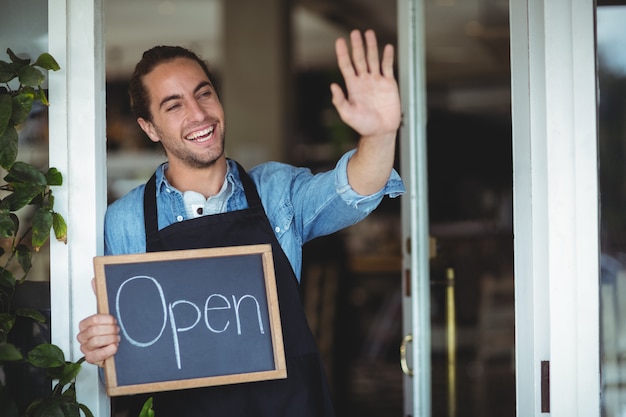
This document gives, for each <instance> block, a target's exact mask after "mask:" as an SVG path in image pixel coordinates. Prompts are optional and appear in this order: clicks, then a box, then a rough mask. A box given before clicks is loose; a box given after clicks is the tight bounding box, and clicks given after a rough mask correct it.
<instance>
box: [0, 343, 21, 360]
mask: <svg viewBox="0 0 626 417" xmlns="http://www.w3.org/2000/svg"><path fill="white" fill-rule="evenodd" d="M22 358H23V356H22V354H21V353H20V351H19V350H18V349H17V348H16V347H15V346H14V345H12V344H11V343H0V362H9V361H19V360H20V359H22Z"/></svg>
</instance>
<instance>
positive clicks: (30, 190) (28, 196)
mask: <svg viewBox="0 0 626 417" xmlns="http://www.w3.org/2000/svg"><path fill="white" fill-rule="evenodd" d="M14 188H15V190H14V191H13V192H12V193H11V194H9V195H8V196H7V197H6V198H5V199H4V200H2V207H4V208H7V207H8V208H9V210H11V211H17V210H19V209H21V208H22V207H24V206H26V205H27V204H30V202H31V201H32V200H33V199H34V198H35V197H37V196H38V195H41V194H43V192H44V191H45V190H46V187H45V186H42V185H33V184H14Z"/></svg>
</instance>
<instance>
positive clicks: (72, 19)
mask: <svg viewBox="0 0 626 417" xmlns="http://www.w3.org/2000/svg"><path fill="white" fill-rule="evenodd" d="M48 45H49V52H50V53H51V54H52V56H54V57H55V58H56V60H57V61H58V63H59V65H60V67H61V69H60V70H59V71H56V72H52V71H51V72H50V73H49V96H50V109H49V120H50V122H49V123H50V125H49V128H50V140H49V146H50V150H49V155H50V166H54V167H56V168H58V169H59V171H61V173H62V174H63V186H62V187H58V189H56V188H55V190H54V193H55V197H56V200H55V209H56V210H57V211H58V212H59V213H61V214H62V215H63V216H64V217H65V220H66V221H67V229H68V236H67V238H68V239H67V240H68V241H67V245H64V244H62V243H59V242H57V241H56V240H55V239H51V244H50V296H51V300H52V308H51V315H52V319H51V322H52V343H54V344H56V345H58V346H59V347H61V348H62V349H63V351H64V352H65V355H66V357H67V358H68V359H71V360H73V361H76V360H78V359H79V358H80V357H82V356H83V355H82V353H81V352H80V346H79V344H78V342H77V341H76V334H77V333H78V323H79V321H80V320H81V319H83V318H85V317H87V316H89V315H91V314H93V313H95V312H96V299H95V295H94V293H93V290H92V288H91V278H92V277H93V276H94V272H93V265H92V258H93V257H94V256H96V255H102V253H103V220H104V211H105V209H106V198H107V190H106V178H107V176H106V142H105V141H106V137H105V131H106V126H105V121H106V115H105V60H104V32H103V29H102V0H94V1H92V2H87V1H83V0H48ZM76 393H77V398H78V401H79V402H81V403H83V404H85V405H87V407H89V409H90V410H91V411H92V412H93V414H94V415H95V416H100V417H103V416H108V415H110V410H109V408H110V407H109V400H108V398H107V397H106V395H105V392H104V388H103V384H102V383H101V382H100V378H99V375H98V368H97V367H96V366H94V365H90V364H87V363H85V364H83V366H82V369H81V372H80V373H79V375H78V381H77V384H76Z"/></svg>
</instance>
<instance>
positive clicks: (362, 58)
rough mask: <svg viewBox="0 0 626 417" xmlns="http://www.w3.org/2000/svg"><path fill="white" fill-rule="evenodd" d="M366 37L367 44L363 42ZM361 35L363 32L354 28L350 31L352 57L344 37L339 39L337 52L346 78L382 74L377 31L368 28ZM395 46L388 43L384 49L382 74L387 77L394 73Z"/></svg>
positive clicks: (340, 67)
mask: <svg viewBox="0 0 626 417" xmlns="http://www.w3.org/2000/svg"><path fill="white" fill-rule="evenodd" d="M363 37H365V45H364V44H363ZM363 37H362V36H361V32H360V31H358V30H353V31H352V32H350V42H351V46H352V57H350V53H349V52H348V45H347V44H346V41H345V40H344V39H343V38H339V39H337V42H336V43H335V52H336V53H337V63H338V65H339V69H340V70H341V73H342V75H343V76H344V78H346V79H348V78H350V77H352V76H354V75H355V74H356V75H357V76H358V75H361V74H367V73H370V74H380V73H381V62H380V59H379V56H378V42H377V40H376V33H375V32H374V31H373V30H371V29H370V30H367V31H365V33H364V34H363ZM393 54H394V50H393V46H391V45H386V46H385V49H384V51H383V61H382V74H383V75H384V76H386V77H388V76H390V75H393Z"/></svg>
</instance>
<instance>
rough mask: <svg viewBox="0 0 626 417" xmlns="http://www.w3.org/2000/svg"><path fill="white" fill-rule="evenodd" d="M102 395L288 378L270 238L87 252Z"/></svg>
mask: <svg viewBox="0 0 626 417" xmlns="http://www.w3.org/2000/svg"><path fill="white" fill-rule="evenodd" d="M94 269H95V282H96V296H97V300H98V312H100V313H106V314H112V315H113V316H114V317H116V319H117V322H118V326H119V327H120V339H121V341H120V343H119V347H118V351H117V353H116V354H115V355H114V356H112V357H111V358H109V359H107V360H106V361H105V362H104V373H105V378H106V385H107V394H108V395H109V396H117V395H127V394H139V393H147V392H157V391H170V390H177V389H186V388H197V387H204V386H213V385H226V384H235V383H242V382H252V381H262V380H270V379H281V378H286V377H287V368H286V363H285V354H284V346H283V339H282V329H281V323H280V311H279V307H278V295H277V291H276V280H275V275H274V263H273V259H272V249H271V245H248V246H233V247H223V248H211V249H193V250H180V251H166V252H151V253H144V254H132V255H114V256H97V257H95V258H94Z"/></svg>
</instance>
